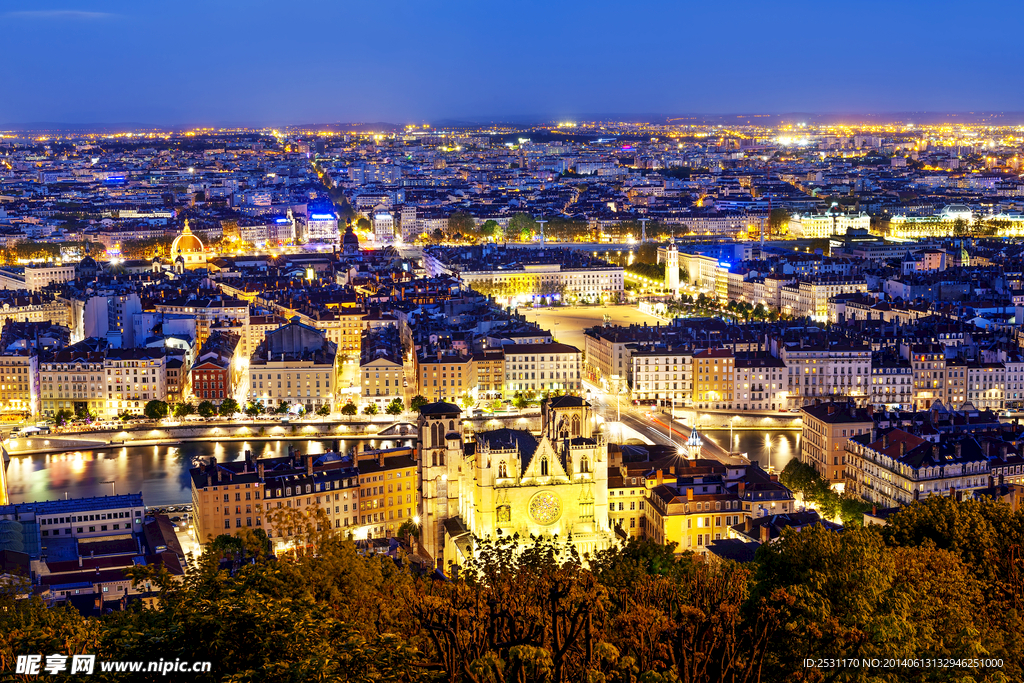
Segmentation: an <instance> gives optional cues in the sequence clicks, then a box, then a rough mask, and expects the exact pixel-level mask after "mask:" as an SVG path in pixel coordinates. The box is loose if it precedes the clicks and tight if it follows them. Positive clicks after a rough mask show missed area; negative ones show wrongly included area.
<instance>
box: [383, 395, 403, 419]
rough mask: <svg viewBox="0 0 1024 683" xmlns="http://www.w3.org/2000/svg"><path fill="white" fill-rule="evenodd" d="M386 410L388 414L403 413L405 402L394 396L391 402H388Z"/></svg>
mask: <svg viewBox="0 0 1024 683" xmlns="http://www.w3.org/2000/svg"><path fill="white" fill-rule="evenodd" d="M384 412H385V413H387V414H388V415H401V414H402V413H403V412H405V403H404V402H403V401H402V399H400V398H394V399H392V400H391V403H388V405H387V407H386V408H385V409H384Z"/></svg>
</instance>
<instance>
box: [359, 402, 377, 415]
mask: <svg viewBox="0 0 1024 683" xmlns="http://www.w3.org/2000/svg"><path fill="white" fill-rule="evenodd" d="M378 412H379V411H378V410H377V404H376V403H368V404H367V405H366V407H365V408H363V415H376V414H377V413H378Z"/></svg>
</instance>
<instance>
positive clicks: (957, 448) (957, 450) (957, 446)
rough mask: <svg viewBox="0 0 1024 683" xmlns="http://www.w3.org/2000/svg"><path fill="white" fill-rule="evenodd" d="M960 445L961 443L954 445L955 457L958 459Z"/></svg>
mask: <svg viewBox="0 0 1024 683" xmlns="http://www.w3.org/2000/svg"><path fill="white" fill-rule="evenodd" d="M960 446H961V444H957V445H956V457H957V459H958V460H959V459H960Z"/></svg>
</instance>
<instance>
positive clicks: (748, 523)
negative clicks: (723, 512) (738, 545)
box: [743, 517, 753, 534]
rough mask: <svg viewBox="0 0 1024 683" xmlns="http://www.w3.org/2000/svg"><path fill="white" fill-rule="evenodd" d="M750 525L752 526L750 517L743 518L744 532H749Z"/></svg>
mask: <svg viewBox="0 0 1024 683" xmlns="http://www.w3.org/2000/svg"><path fill="white" fill-rule="evenodd" d="M752 527H753V522H752V521H751V520H750V517H747V518H746V519H744V520H743V531H745V532H746V533H748V534H749V533H750V529H751V528H752Z"/></svg>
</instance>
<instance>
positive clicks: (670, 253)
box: [665, 242, 679, 297]
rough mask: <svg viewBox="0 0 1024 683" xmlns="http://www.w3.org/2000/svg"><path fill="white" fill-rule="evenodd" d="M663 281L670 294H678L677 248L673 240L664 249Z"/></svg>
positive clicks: (676, 295)
mask: <svg viewBox="0 0 1024 683" xmlns="http://www.w3.org/2000/svg"><path fill="white" fill-rule="evenodd" d="M665 283H666V284H667V285H668V290H669V291H670V292H672V296H674V297H678V296H679V250H678V249H676V245H675V242H673V243H671V244H669V245H668V249H666V250H665Z"/></svg>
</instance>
